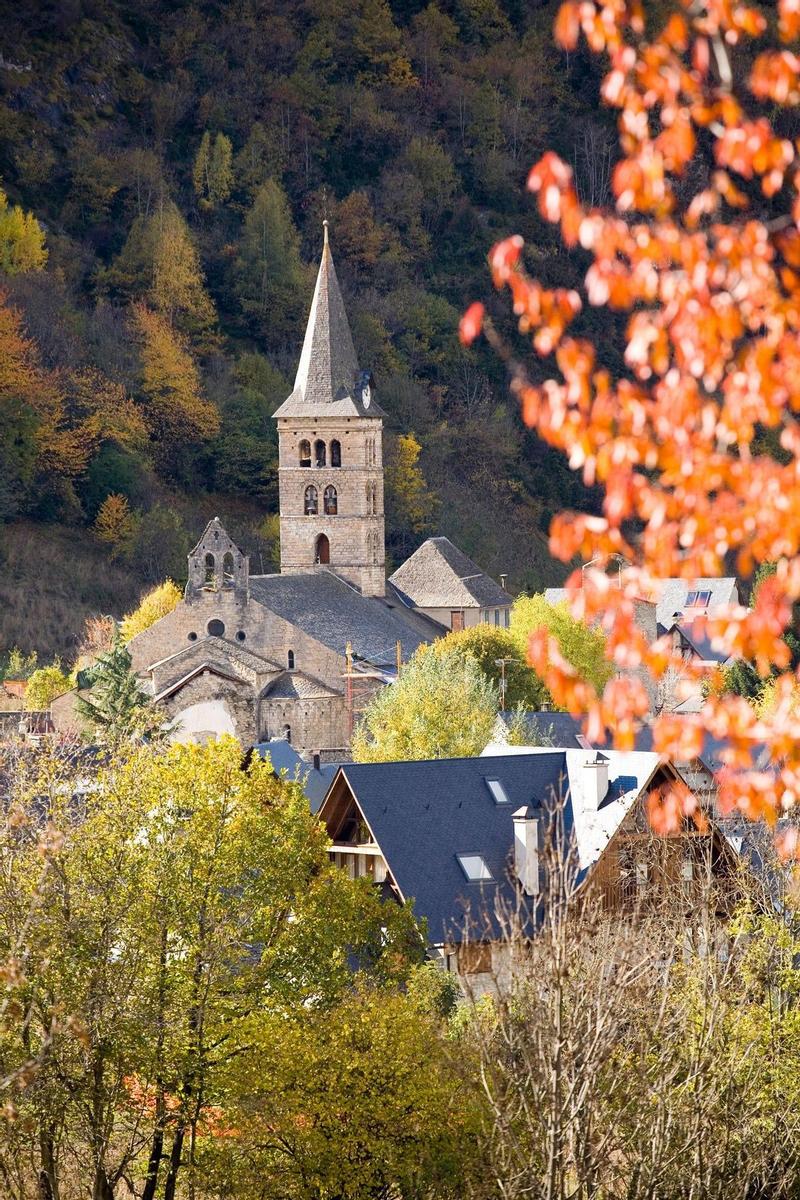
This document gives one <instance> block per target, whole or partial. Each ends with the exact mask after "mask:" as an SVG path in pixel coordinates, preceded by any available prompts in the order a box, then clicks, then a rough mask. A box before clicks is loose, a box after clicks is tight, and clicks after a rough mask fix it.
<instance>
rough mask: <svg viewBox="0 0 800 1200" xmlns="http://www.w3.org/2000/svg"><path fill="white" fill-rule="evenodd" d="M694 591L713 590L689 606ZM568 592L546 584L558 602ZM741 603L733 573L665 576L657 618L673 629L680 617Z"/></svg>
mask: <svg viewBox="0 0 800 1200" xmlns="http://www.w3.org/2000/svg"><path fill="white" fill-rule="evenodd" d="M690 592H708V593H710V594H709V597H708V603H707V604H705V605H703V606H700V605H695V606H693V607H687V605H686V600H687V597H688V596H689V593H690ZM568 595H569V593H568V592H567V589H566V588H546V589H545V593H544V598H545V600H547V601H548V603H550V604H558V603H560V602H561V601H562V600H566V599H567V598H568ZM738 603H739V585H738V583H737V581H736V579H735V578H733V577H732V576H727V577H723V578H720V579H711V578H703V579H661V580H659V584H658V595H657V597H656V621H657V622H658V624H659V625H663V626H664V628H665V629H670V628H671V627H672V626H673V625H674V624H675V622H676V619H681V618H685V619H686V620H688V621H691V619H692V618H693V617H699V616H700V615H701V614H702V613H707V612H711V611H712V610H713V609H715V608H719V606H720V605H721V604H738Z"/></svg>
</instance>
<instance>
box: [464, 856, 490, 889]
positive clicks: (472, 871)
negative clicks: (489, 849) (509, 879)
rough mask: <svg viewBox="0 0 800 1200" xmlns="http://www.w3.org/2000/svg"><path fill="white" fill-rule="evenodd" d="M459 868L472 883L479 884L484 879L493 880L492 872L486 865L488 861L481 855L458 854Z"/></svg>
mask: <svg viewBox="0 0 800 1200" xmlns="http://www.w3.org/2000/svg"><path fill="white" fill-rule="evenodd" d="M456 858H457V859H458V862H459V866H460V867H461V870H462V871H463V872H464V874H465V876H466V877H467V879H468V880H469V881H470V883H479V882H480V880H482V879H491V878H492V872H491V871H490V870H489V868H488V866H487V865H486V859H485V858H484V857H483V855H481V854H457V855H456Z"/></svg>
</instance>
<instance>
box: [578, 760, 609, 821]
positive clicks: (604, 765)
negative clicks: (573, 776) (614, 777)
mask: <svg viewBox="0 0 800 1200" xmlns="http://www.w3.org/2000/svg"><path fill="white" fill-rule="evenodd" d="M583 769H584V771H585V773H586V781H587V782H586V794H587V796H588V797H589V803H590V804H591V803H592V802H594V806H595V808H599V807H600V805H601V804H602V803H603V801H604V800H605V798H606V796H607V795H608V759H607V758H604V757H603V755H602V754H600V753H599V752H598V754H597V756H596V757H595V758H594V759H590V760H589V762H586V763H584V764H583Z"/></svg>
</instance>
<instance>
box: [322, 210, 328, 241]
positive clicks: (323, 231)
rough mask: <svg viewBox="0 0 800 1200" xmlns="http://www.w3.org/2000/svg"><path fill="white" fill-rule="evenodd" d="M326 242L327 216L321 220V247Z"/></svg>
mask: <svg viewBox="0 0 800 1200" xmlns="http://www.w3.org/2000/svg"><path fill="white" fill-rule="evenodd" d="M327 244H328V218H327V217H326V218H325V220H324V221H323V222H322V245H323V248H324V247H325V246H327Z"/></svg>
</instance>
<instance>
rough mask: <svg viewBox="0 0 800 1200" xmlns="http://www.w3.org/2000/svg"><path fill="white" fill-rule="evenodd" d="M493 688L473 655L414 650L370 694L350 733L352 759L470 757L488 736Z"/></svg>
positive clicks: (494, 703)
mask: <svg viewBox="0 0 800 1200" xmlns="http://www.w3.org/2000/svg"><path fill="white" fill-rule="evenodd" d="M497 702H498V694H497V689H496V688H495V687H494V685H493V684H492V683H490V682H489V680H488V679H487V678H486V676H485V675H484V673H483V671H482V670H481V668H480V667H479V666H478V664H477V662H476V661H475V659H474V658H473V657H472V655H464V654H461V653H460V652H458V651H453V650H451V651H449V652H446V653H441V654H431V653H426V652H424V651H423V652H422V653H417V654H415V655H414V657H413V658H412V659H411V661H410V662H409V663H408V664H407V665H406V666H405V667H404V668H403V669H402V670H401V672H400V675H399V677H398V679H397V681H396V682H395V683H393V684H392V685H391V686H389V687H384V688H381V690H380V691H379V692H377V694H376V695H375V696H374V697H373V699H372V700H371V701H370V703H369V705H368V706H367V708H366V711H365V713H364V716H363V720H362V722H361V724H360V725H359V726H358V728H357V729H356V732H355V736H354V738H353V757H354V759H355V760H356V762H395V761H403V760H405V759H423V758H471V757H473V756H474V755H476V754H480V752H481V750H483V748H484V746H485V745H486V743H487V742H488V741H489V738H490V736H491V732H492V727H493V725H494V721H495V717H496V715H497Z"/></svg>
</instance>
